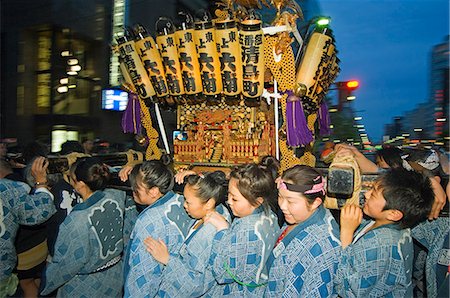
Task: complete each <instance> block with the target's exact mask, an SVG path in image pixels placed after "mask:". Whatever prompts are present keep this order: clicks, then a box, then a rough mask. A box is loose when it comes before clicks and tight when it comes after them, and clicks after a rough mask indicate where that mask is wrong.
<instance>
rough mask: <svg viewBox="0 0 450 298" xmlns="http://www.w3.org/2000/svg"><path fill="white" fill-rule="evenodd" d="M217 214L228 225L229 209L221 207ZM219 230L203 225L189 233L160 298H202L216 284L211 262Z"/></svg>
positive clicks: (172, 262) (167, 273)
mask: <svg viewBox="0 0 450 298" xmlns="http://www.w3.org/2000/svg"><path fill="white" fill-rule="evenodd" d="M216 211H217V212H218V213H220V214H221V215H222V216H223V217H224V218H225V219H226V220H227V221H228V222H231V217H230V214H229V212H228V210H227V209H226V208H225V207H224V206H223V205H219V206H217V207H216ZM216 233H217V230H216V228H215V227H214V226H213V225H211V224H202V225H201V226H200V227H199V228H197V229H196V230H195V231H192V233H191V234H189V236H188V238H187V239H186V241H185V242H184V243H183V245H182V246H181V249H180V252H179V253H178V254H171V255H170V258H169V263H168V264H167V265H166V268H165V269H164V275H163V279H162V283H161V286H160V288H159V293H158V296H160V297H200V296H202V295H204V294H205V293H207V292H208V291H209V290H210V289H211V287H212V286H213V285H214V283H215V279H214V277H213V275H212V272H211V268H210V267H209V266H208V261H209V258H210V256H211V248H212V242H213V238H214V236H215V234H216Z"/></svg>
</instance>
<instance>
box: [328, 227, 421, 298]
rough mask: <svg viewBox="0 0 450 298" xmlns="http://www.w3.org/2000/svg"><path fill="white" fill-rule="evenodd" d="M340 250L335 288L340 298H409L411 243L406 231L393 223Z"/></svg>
mask: <svg viewBox="0 0 450 298" xmlns="http://www.w3.org/2000/svg"><path fill="white" fill-rule="evenodd" d="M372 223H374V222H373V221H367V220H364V221H363V222H362V223H361V225H360V226H359V228H358V230H357V232H356V234H355V235H356V236H355V237H354V240H353V242H352V244H350V245H349V246H348V247H346V248H344V249H343V250H342V258H341V262H340V263H339V266H338V271H337V274H336V280H335V286H336V290H337V292H338V295H339V296H341V297H412V282H411V278H412V261H413V244H412V238H411V231H410V229H400V227H399V226H398V225H396V224H389V225H384V226H380V227H377V228H375V229H372V230H370V231H368V232H367V233H365V234H364V233H361V231H362V230H363V229H364V228H366V227H368V225H369V224H372Z"/></svg>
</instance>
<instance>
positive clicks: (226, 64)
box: [215, 19, 242, 105]
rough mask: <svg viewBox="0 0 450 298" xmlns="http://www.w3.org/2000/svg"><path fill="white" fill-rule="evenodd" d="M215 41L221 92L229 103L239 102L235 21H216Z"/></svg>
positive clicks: (240, 63) (239, 69)
mask: <svg viewBox="0 0 450 298" xmlns="http://www.w3.org/2000/svg"><path fill="white" fill-rule="evenodd" d="M215 27H216V43H217V51H218V52H219V60H220V71H221V74H222V84H223V94H224V97H225V101H226V102H227V103H228V104H230V105H236V104H239V102H240V99H241V93H242V60H241V48H240V45H239V32H238V29H237V26H236V21H235V20H232V19H229V20H225V21H216V23H215Z"/></svg>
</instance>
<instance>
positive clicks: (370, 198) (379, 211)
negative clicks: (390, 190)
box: [363, 181, 387, 219]
mask: <svg viewBox="0 0 450 298" xmlns="http://www.w3.org/2000/svg"><path fill="white" fill-rule="evenodd" d="M382 191H383V189H382V188H381V187H380V182H379V181H376V182H375V183H374V184H373V187H372V188H371V189H370V190H369V191H367V192H366V193H365V195H364V196H365V198H366V202H365V204H364V208H363V211H364V213H365V214H367V215H368V216H370V217H372V218H373V219H381V218H383V215H384V212H386V211H387V210H384V211H383V209H384V207H385V206H386V200H385V199H384V197H383V193H382Z"/></svg>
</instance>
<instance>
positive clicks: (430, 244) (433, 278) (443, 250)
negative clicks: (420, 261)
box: [411, 217, 450, 297]
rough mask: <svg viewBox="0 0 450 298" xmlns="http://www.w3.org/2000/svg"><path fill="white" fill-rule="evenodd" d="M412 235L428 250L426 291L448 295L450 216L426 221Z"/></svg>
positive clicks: (431, 294)
mask: <svg viewBox="0 0 450 298" xmlns="http://www.w3.org/2000/svg"><path fill="white" fill-rule="evenodd" d="M411 235H412V237H413V238H414V239H415V240H416V241H418V242H419V243H420V244H421V245H422V246H423V247H424V248H425V249H426V251H427V255H426V259H425V278H426V289H427V290H426V293H427V296H428V297H448V296H449V285H448V282H449V279H448V270H449V266H450V246H449V235H450V218H448V217H439V218H438V219H436V220H432V221H428V220H427V221H424V222H422V223H420V224H418V225H417V226H416V227H414V228H413V229H412V230H411Z"/></svg>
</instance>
